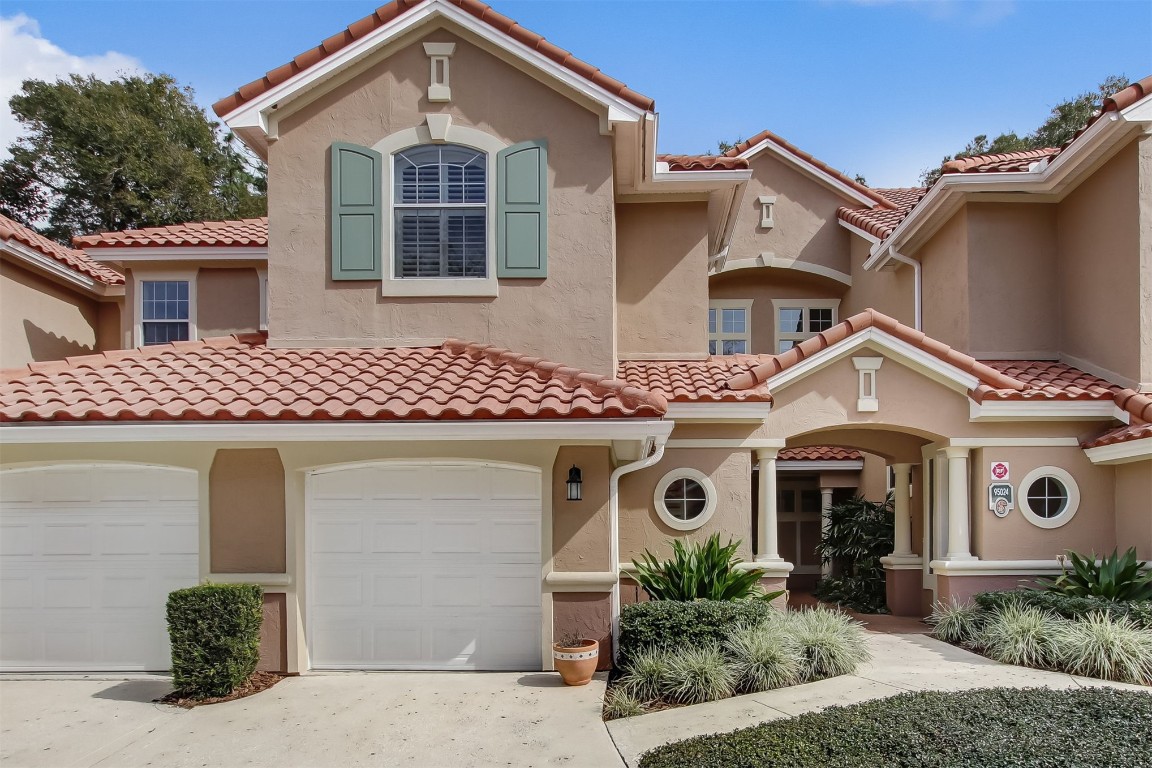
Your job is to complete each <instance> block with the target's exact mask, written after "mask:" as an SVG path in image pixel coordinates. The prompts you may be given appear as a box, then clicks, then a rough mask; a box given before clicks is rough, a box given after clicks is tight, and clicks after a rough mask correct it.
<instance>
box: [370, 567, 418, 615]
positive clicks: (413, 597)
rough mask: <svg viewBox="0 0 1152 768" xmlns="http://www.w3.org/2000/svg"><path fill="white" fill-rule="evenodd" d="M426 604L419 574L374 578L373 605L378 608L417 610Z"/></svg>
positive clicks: (378, 575) (397, 574) (390, 574)
mask: <svg viewBox="0 0 1152 768" xmlns="http://www.w3.org/2000/svg"><path fill="white" fill-rule="evenodd" d="M423 602H424V589H423V585H422V583H421V578H420V575H419V574H415V573H382V574H376V575H375V576H374V577H373V578H372V600H371V605H372V606H373V607H376V608H416V607H419V606H420V605H422V604H423Z"/></svg>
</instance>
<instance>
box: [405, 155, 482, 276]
mask: <svg viewBox="0 0 1152 768" xmlns="http://www.w3.org/2000/svg"><path fill="white" fill-rule="evenodd" d="M394 164H395V165H394V173H393V181H394V193H393V201H394V204H393V210H394V216H395V223H396V230H395V263H394V265H393V268H394V270H395V273H394V274H395V277H396V278H484V277H487V276H488V254H487V244H488V208H487V203H488V194H487V190H488V181H487V178H488V158H487V155H486V154H485V153H484V152H480V151H478V150H475V149H472V148H470V147H463V146H458V145H454V144H424V145H419V146H415V147H411V148H409V149H405V150H403V151H401V152H397V153H396V155H395V156H394Z"/></svg>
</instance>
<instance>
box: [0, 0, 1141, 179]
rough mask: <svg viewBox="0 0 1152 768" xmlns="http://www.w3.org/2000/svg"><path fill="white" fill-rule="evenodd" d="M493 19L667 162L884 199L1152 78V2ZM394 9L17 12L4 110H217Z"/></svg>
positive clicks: (111, 3) (984, 1)
mask: <svg viewBox="0 0 1152 768" xmlns="http://www.w3.org/2000/svg"><path fill="white" fill-rule="evenodd" d="M492 4H493V5H494V7H495V8H496V10H498V11H500V12H501V13H504V14H505V15H507V16H510V17H512V18H514V19H516V20H517V21H519V22H520V23H521V24H523V25H524V26H526V27H528V28H529V29H531V30H533V31H535V32H538V33H540V34H542V35H544V36H545V37H547V38H548V39H549V40H551V41H552V42H554V43H556V44H557V45H560V46H561V47H564V48H567V49H568V50H570V51H572V52H573V53H575V54H576V55H577V56H578V57H580V58H582V59H584V60H586V61H589V62H591V63H592V64H594V65H595V66H598V67H600V68H601V69H602V70H604V71H605V72H606V73H607V74H609V75H611V76H613V77H616V78H618V79H620V80H623V81H624V82H626V83H628V84H629V85H630V86H631V87H632V88H634V89H636V90H637V91H640V92H641V93H643V94H645V95H647V96H651V97H652V98H654V99H655V100H656V105H657V109H658V111H659V112H660V116H661V129H660V150H661V151H664V152H705V151H710V150H714V149H715V146H716V142H717V141H718V140H720V139H734V138H744V137H747V136H749V135H752V134H754V133H756V132H757V131H759V130H761V129H763V128H769V129H771V130H773V131H775V132H776V133H778V134H780V135H781V136H783V137H784V138H786V139H788V140H790V141H792V142H793V143H795V144H797V145H799V146H800V147H802V148H804V149H805V150H807V151H809V152H811V153H812V154H814V155H816V156H817V157H819V158H820V159H822V160H824V161H825V162H827V163H829V164H831V165H833V166H835V167H837V168H840V169H842V170H844V171H846V172H848V173H850V174H855V173H861V174H863V175H864V176H865V177H867V179H868V182H869V183H870V184H872V185H873V186H902V185H905V186H906V185H911V184H914V183H915V182H916V179H917V176H918V175H919V172H920V170H921V169H923V168H925V167H928V166H931V165H935V164H936V163H938V162H939V160H940V158H941V157H942V156H943V155H944V154H946V153H950V152H954V151H956V150H958V149H960V148H962V147H963V146H964V144H965V143H966V142H967V141H968V140H969V139H970V138H971V137H972V136H974V135H976V134H978V133H989V134H996V133H999V132H1001V131H1006V130H1015V131H1017V132H1019V133H1025V132H1028V131H1030V130H1032V129H1033V128H1035V127H1036V126H1037V125H1038V124H1039V123H1040V122H1041V121H1042V120H1043V119H1044V118H1045V117H1046V116H1047V114H1048V111H1049V110H1050V109H1051V107H1052V106H1053V105H1054V104H1056V103H1058V102H1060V101H1062V100H1064V99H1065V98H1067V97H1070V96H1072V95H1074V94H1076V93H1079V92H1081V91H1083V90H1087V89H1089V88H1091V87H1092V86H1094V85H1095V84H1096V83H1097V82H1099V81H1100V80H1102V79H1103V78H1104V77H1105V76H1106V75H1109V74H1115V73H1122V74H1125V75H1127V76H1128V77H1129V78H1130V79H1137V78H1140V77H1143V76H1145V75H1149V74H1152V2H1149V1H1148V0H1122V1H1120V2H1108V1H1107V0H1098V1H1096V2H1072V1H1071V0H1066V1H1065V2H1048V1H1041V0H1015V2H1013V1H1012V0H812V1H811V2H784V1H780V2H774V1H771V0H757V1H749V2H736V1H734V0H712V2H704V1H702V0H663V1H659V2H658V1H656V0H646V1H641V0H617V1H616V2H596V1H593V0H512V1H509V2H501V1H500V0H493V2H492ZM375 5H376V4H374V3H373V2H371V0H368V1H367V2H348V1H346V0H330V1H329V2H312V1H311V0H246V1H245V2H238V1H233V0H217V1H212V0H197V1H191V0H153V1H152V2H119V1H118V0H99V1H96V0H91V1H90V2H63V1H62V0H0V17H3V20H4V21H3V23H4V28H3V37H0V91H3V92H2V93H0V95H2V96H3V97H4V99H5V100H6V99H7V97H8V96H9V95H10V94H11V92H12V90H13V88H14V86H13V85H12V83H13V82H18V79H19V76H20V74H21V73H23V76H28V75H31V76H37V77H48V76H54V75H56V74H62V73H63V72H67V71H80V70H89V71H94V72H97V73H98V74H101V75H103V76H108V74H109V73H111V72H115V71H120V70H123V69H126V68H132V67H137V68H142V69H146V70H150V71H155V72H167V73H169V74H172V75H174V76H175V77H176V78H177V79H178V80H180V81H181V82H182V83H184V84H188V85H191V86H193V87H194V88H195V89H196V92H197V98H198V100H199V101H200V102H201V103H202V104H205V105H207V104H210V103H211V102H212V101H214V100H215V99H217V98H219V97H221V96H224V95H227V94H228V93H229V92H231V91H232V90H233V89H234V88H236V87H237V86H239V85H241V84H243V83H246V82H248V81H249V80H252V79H254V78H256V77H257V76H259V75H261V74H262V73H263V72H265V71H266V70H268V69H272V68H274V67H276V66H279V65H280V64H283V63H284V62H286V61H288V60H289V59H290V58H292V57H293V56H294V55H296V54H297V53H299V52H301V51H303V50H305V49H307V48H310V47H312V46H314V45H316V44H317V43H318V42H319V41H320V40H322V39H323V38H325V37H327V36H329V35H331V34H334V33H336V32H338V31H339V30H341V29H343V28H344V27H345V26H346V25H347V24H348V23H350V22H352V21H355V20H356V19H358V18H360V17H362V16H364V15H366V14H368V13H370V12H371V11H372V9H373V8H374V7H375ZM5 119H6V120H8V121H9V122H10V118H5ZM11 130H12V129H11V128H10V127H9V128H8V129H7V130H0V138H2V139H3V144H4V145H5V146H6V145H7V144H8V143H9V142H10V141H11V136H10V135H9V134H10V133H11Z"/></svg>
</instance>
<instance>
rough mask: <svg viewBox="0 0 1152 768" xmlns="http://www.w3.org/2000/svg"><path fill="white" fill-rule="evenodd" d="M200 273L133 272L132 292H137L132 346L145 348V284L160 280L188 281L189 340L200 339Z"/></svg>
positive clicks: (181, 271)
mask: <svg viewBox="0 0 1152 768" xmlns="http://www.w3.org/2000/svg"><path fill="white" fill-rule="evenodd" d="M198 272H199V270H197V269H191V270H188V269H181V270H172V271H167V270H164V271H160V270H156V271H153V270H148V271H139V270H135V269H134V270H132V290H133V291H134V292H135V296H134V297H133V299H132V342H133V344H132V346H134V347H142V346H144V283H150V282H155V281H158V280H186V281H188V340H189V341H196V340H198V339H199V338H200V335H199V333H198V332H197V329H196V275H197V273H198Z"/></svg>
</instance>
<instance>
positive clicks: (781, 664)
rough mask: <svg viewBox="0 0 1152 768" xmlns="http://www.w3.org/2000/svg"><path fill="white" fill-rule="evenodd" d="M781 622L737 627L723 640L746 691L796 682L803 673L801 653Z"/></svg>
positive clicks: (769, 688) (766, 688)
mask: <svg viewBox="0 0 1152 768" xmlns="http://www.w3.org/2000/svg"><path fill="white" fill-rule="evenodd" d="M782 624H783V622H771V623H765V624H760V625H758V626H754V627H737V628H736V629H734V630H733V631H732V632H731V633H730V634H729V635H728V639H727V640H725V641H724V650H725V651H727V653H728V655H729V656H730V657H731V658H732V659H733V660H734V661H735V663H736V671H737V675H738V679H739V682H738V683H737V687H738V688H739V689H740V690H741V691H743V692H745V693H757V692H759V691H767V690H771V689H772V688H780V687H781V686H785V685H792V684H794V683H796V682H798V681H799V680H800V678H801V676H802V675H803V673H804V659H805V657H804V654H803V652H802V651H801V649H800V646H799V645H798V644H797V643H796V641H795V639H793V638H792V636H791V635H789V634H788V633H787V632H785V631H784V629H783V626H782Z"/></svg>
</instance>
